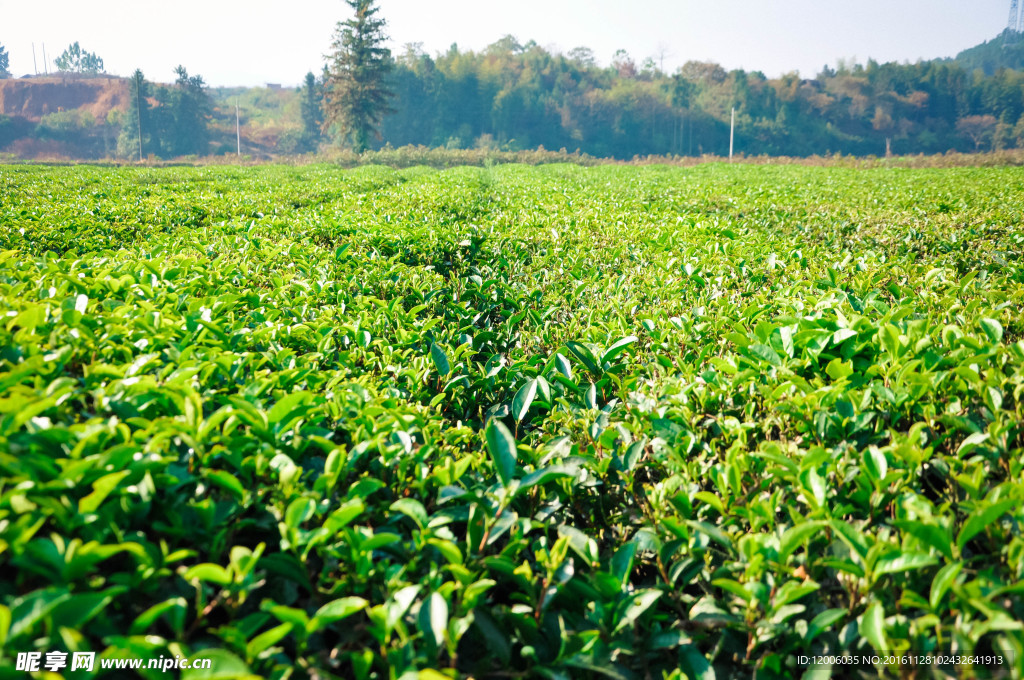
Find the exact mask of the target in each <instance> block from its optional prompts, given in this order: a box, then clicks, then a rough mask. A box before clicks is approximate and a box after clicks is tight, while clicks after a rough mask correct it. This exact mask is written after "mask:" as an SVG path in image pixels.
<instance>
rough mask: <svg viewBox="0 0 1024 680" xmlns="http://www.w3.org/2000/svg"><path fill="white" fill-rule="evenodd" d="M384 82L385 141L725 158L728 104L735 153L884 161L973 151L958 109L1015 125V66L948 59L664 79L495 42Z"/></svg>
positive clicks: (691, 65) (691, 71) (588, 56)
mask: <svg viewBox="0 0 1024 680" xmlns="http://www.w3.org/2000/svg"><path fill="white" fill-rule="evenodd" d="M391 83H392V89H393V91H394V93H395V97H394V108H395V112H394V113H393V114H392V115H390V116H388V117H386V118H385V119H384V120H383V123H382V127H381V131H382V143H383V142H387V143H390V144H391V145H393V146H404V145H407V144H414V145H419V144H423V145H428V146H445V145H449V146H453V145H457V146H461V147H463V148H469V147H472V146H474V145H475V143H476V140H477V139H479V138H481V137H482V136H484V135H490V136H491V137H493V138H494V139H495V140H496V141H497V143H498V144H499V145H502V146H503V147H505V148H511V149H526V148H536V147H538V146H543V147H545V148H548V149H559V148H566V149H570V150H572V149H579V150H581V151H582V152H585V153H588V154H590V155H593V156H598V157H615V158H620V159H627V158H632V157H633V156H635V155H641V156H643V155H652V154H657V155H689V156H694V155H696V156H701V155H704V154H718V155H725V154H727V152H728V148H729V122H730V111H731V109H732V107H733V106H735V107H736V111H737V121H736V145H737V146H736V149H737V150H738V151H743V152H745V153H748V154H752V155H761V154H769V155H787V156H809V155H816V154H817V155H828V154H831V153H836V152H839V153H843V154H854V155H870V154H877V155H881V154H882V153H884V151H885V149H886V144H887V140H889V141H890V142H891V146H892V150H893V152H894V153H896V154H908V153H941V152H945V151H948V150H950V149H955V150H959V151H974V150H976V148H977V147H976V146H975V144H976V141H975V140H974V139H972V138H971V137H970V136H967V135H963V134H961V132H960V131H959V130H958V127H957V126H958V122H959V121H960V120H961V119H963V118H965V117H971V116H994V117H995V118H996V119H1000V120H1005V121H1006V125H1008V126H1009V127H1011V128H1012V127H1013V126H1014V125H1016V124H1017V123H1018V121H1024V72H1021V71H1019V70H1018V71H1012V70H999V71H994V72H992V73H991V74H990V75H986V74H985V73H984V72H983V71H981V70H978V71H974V70H973V69H970V68H965V67H964V66H962V65H961V64H959V63H957V62H951V61H948V60H946V61H942V60H936V61H930V62H920V63H916V64H896V63H888V64H879V63H877V62H875V61H873V60H869V61H868V63H867V64H866V65H860V64H847V63H840V64H839V66H838V68H837V69H832V68H827V67H826V68H825V69H823V71H822V72H821V73H820V74H818V75H817V76H816V77H814V78H810V77H806V76H804V77H801V76H800V75H799V74H796V73H791V74H787V75H784V76H782V77H780V78H775V79H769V78H766V77H765V76H764V75H763V74H762V73H759V72H756V71H754V72H746V71H742V70H735V71H726V70H725V69H723V68H722V67H721V66H720V65H718V64H714V63H704V62H695V61H691V62H688V63H686V64H685V65H683V66H682V67H681V68H680V69H679V70H678V71H677V72H676V73H674V74H667V73H663V72H662V71H661V70H660V69H658V68H655V67H654V65H653V62H652V61H651V60H645V61H644V66H643V67H638V66H637V63H636V61H634V60H633V59H632V57H630V56H629V55H628V54H626V53H625V52H623V51H621V50H620V51H619V52H618V53H616V54H615V55H614V57H613V58H612V62H611V65H610V67H608V68H601V67H600V66H598V65H597V63H596V62H595V60H594V59H593V53H592V52H587V51H585V50H573V51H572V52H571V53H570V54H568V55H559V54H554V53H551V52H549V51H547V50H545V49H544V48H542V47H540V46H539V45H537V44H535V43H527V44H526V45H520V44H519V43H518V42H516V41H515V40H514V39H513V40H509V39H502V40H500V41H498V42H496V43H494V44H493V45H491V46H489V47H487V48H486V49H484V50H483V51H481V52H478V53H477V52H465V51H459V50H458V49H457V48H454V47H453V49H451V50H449V51H448V52H446V53H444V54H439V55H436V57H431V56H429V55H427V54H425V53H424V52H423V51H422V50H421V49H420V48H419V47H418V46H416V45H409V46H407V49H406V51H405V53H404V54H402V55H401V56H400V57H399V58H398V60H397V63H396V69H395V72H394V74H393V76H392V79H391ZM1005 139H1006V140H1007V141H1008V142H1009V143H1010V144H1011V145H1012V144H1013V143H1015V139H1016V137H1015V135H1011V134H1007V135H1005ZM982 148H986V149H987V148H990V147H989V146H987V145H984V144H983V145H982Z"/></svg>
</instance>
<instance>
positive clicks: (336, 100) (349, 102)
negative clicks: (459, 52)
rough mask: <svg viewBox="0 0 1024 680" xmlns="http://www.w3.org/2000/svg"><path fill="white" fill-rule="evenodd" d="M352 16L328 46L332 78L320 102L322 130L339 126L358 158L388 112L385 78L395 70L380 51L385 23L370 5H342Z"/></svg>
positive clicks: (364, 1)
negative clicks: (347, 7)
mask: <svg viewBox="0 0 1024 680" xmlns="http://www.w3.org/2000/svg"><path fill="white" fill-rule="evenodd" d="M345 2H346V3H347V4H348V5H349V7H351V8H352V10H353V11H354V12H355V16H354V17H352V18H351V19H348V20H346V21H342V22H339V23H338V26H337V29H336V31H335V34H334V42H333V43H332V45H331V48H332V52H331V56H330V64H329V69H330V75H329V78H328V80H327V87H326V99H325V101H324V118H325V121H324V127H325V130H326V129H329V128H331V127H333V126H337V128H338V131H339V132H340V133H341V135H342V138H343V139H345V140H347V141H348V142H349V143H351V145H352V148H353V149H354V150H355V151H356V152H358V153H361V152H363V151H365V150H366V149H367V148H368V147H369V146H370V137H371V135H374V134H376V133H377V126H378V125H379V124H380V121H381V119H382V118H383V117H384V116H385V115H386V114H388V113H391V107H390V106H389V105H388V100H389V99H390V98H391V91H390V89H389V88H388V85H387V77H388V75H389V74H390V73H391V69H392V68H393V67H394V65H393V63H392V61H391V51H390V50H388V49H387V48H386V47H383V44H384V41H385V40H386V39H387V36H386V35H385V33H384V26H385V24H386V22H385V21H384V19H381V18H378V17H377V12H378V11H379V9H380V8H378V7H376V6H375V4H374V0H345Z"/></svg>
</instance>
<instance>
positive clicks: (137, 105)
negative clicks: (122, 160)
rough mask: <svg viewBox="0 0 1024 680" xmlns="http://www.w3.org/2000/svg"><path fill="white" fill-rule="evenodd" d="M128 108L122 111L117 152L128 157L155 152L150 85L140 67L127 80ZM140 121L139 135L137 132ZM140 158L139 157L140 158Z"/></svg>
mask: <svg viewBox="0 0 1024 680" xmlns="http://www.w3.org/2000/svg"><path fill="white" fill-rule="evenodd" d="M128 82H129V84H128V110H127V111H126V112H125V113H124V116H123V117H122V120H123V121H124V124H123V125H122V126H121V134H120V135H119V136H118V138H117V153H118V154H119V155H121V156H126V157H128V158H132V157H140V156H142V155H145V154H149V153H155V152H156V149H155V142H156V140H155V139H154V137H153V132H154V130H153V125H152V116H151V115H150V113H151V112H150V108H149V100H148V97H149V96H150V94H151V92H150V87H149V83H147V82H146V77H145V76H144V75H143V74H142V70H141V69H136V70H135V73H133V74H132V77H131V80H129V81H128ZM140 123H141V126H142V127H141V130H142V133H141V137H140V134H139V130H140V127H139V125H140ZM140 160H141V158H140Z"/></svg>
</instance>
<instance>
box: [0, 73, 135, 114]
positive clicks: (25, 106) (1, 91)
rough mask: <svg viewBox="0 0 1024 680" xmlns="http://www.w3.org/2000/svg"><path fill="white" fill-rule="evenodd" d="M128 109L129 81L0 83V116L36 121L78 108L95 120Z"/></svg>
mask: <svg viewBox="0 0 1024 680" xmlns="http://www.w3.org/2000/svg"><path fill="white" fill-rule="evenodd" d="M127 108H128V79H126V78H118V77H116V76H104V77H99V78H62V77H48V78H17V79H7V80H0V114H2V115H5V116H12V117H18V118H24V119H26V120H29V121H32V122H39V121H40V120H42V118H43V116H45V115H47V114H50V113H57V112H59V111H71V110H75V109H78V110H80V111H81V112H82V113H88V114H90V115H91V116H92V117H93V118H95V119H96V120H104V119H105V118H106V117H107V114H109V113H110V111H112V110H115V109H116V110H118V111H124V110H127Z"/></svg>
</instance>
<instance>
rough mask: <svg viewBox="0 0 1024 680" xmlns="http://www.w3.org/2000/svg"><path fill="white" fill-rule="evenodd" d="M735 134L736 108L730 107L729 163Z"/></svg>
mask: <svg viewBox="0 0 1024 680" xmlns="http://www.w3.org/2000/svg"><path fill="white" fill-rule="evenodd" d="M735 132H736V107H735V106H734V107H732V121H731V122H730V123H729V162H730V163H732V142H733V136H734V133H735Z"/></svg>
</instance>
